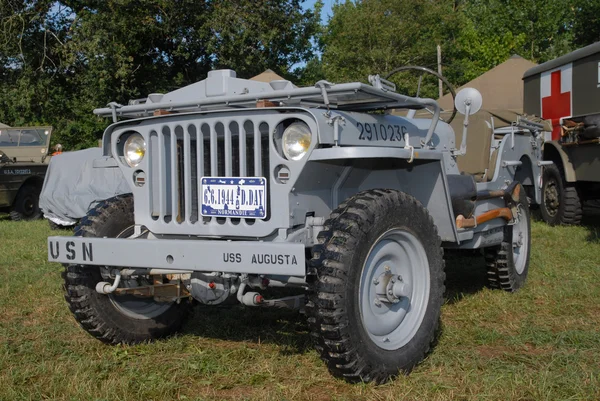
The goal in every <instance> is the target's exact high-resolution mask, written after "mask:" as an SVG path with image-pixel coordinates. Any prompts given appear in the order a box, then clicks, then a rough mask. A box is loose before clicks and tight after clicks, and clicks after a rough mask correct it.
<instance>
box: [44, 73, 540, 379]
mask: <svg viewBox="0 0 600 401" xmlns="http://www.w3.org/2000/svg"><path fill="white" fill-rule="evenodd" d="M369 81H370V83H371V84H370V85H369V84H364V83H358V82H354V83H342V84H333V83H330V82H326V81H319V82H318V83H317V84H316V85H315V86H314V87H305V88H296V87H294V86H293V85H292V84H291V83H290V82H288V81H273V82H270V83H263V82H255V81H249V80H244V79H238V78H236V74H235V72H234V71H231V70H219V71H212V72H210V73H209V74H208V77H207V78H206V79H205V80H203V81H200V82H197V83H195V84H192V85H189V86H186V87H184V88H181V89H178V90H175V91H173V92H170V93H167V94H152V95H149V96H148V98H147V99H145V100H142V101H139V100H137V101H134V102H131V103H130V104H129V105H119V104H116V103H111V104H109V107H107V108H102V109H97V110H95V111H94V112H95V113H96V114H97V115H100V116H106V117H111V118H112V119H113V124H112V125H110V126H109V127H108V128H107V129H106V131H105V133H104V136H103V156H102V157H100V158H97V159H96V160H95V161H94V166H95V167H96V168H105V169H120V170H121V171H122V173H123V176H124V177H125V179H126V180H127V182H128V185H129V187H130V189H131V194H125V195H119V196H116V197H113V198H111V199H106V200H105V201H103V202H100V203H99V204H98V205H97V206H96V207H94V208H93V209H91V210H90V211H89V213H88V215H87V216H86V217H84V218H83V219H82V220H81V222H80V224H79V225H78V227H77V228H76V229H75V236H73V237H49V238H48V258H49V260H50V261H55V262H60V263H63V264H64V265H65V271H64V274H63V277H64V281H65V283H64V288H65V298H66V300H67V303H68V304H69V307H70V309H71V311H72V312H73V314H74V316H75V319H76V320H77V321H78V322H79V324H80V325H81V326H82V327H83V328H84V329H85V330H87V331H88V332H89V333H90V334H91V335H93V336H94V337H96V338H98V339H99V340H101V341H103V342H105V343H109V344H118V343H127V344H131V343H138V342H143V341H148V340H152V339H155V338H159V337H163V336H166V335H169V334H171V333H173V332H174V331H176V330H178V329H179V328H180V327H181V325H182V323H183V321H184V320H185V319H186V317H187V316H188V312H189V310H190V307H191V302H190V301H192V300H193V301H194V302H198V303H201V304H203V305H220V304H223V303H225V302H227V301H234V302H235V301H236V300H237V302H239V303H241V304H243V305H246V306H250V307H279V308H298V309H302V310H303V311H304V312H305V314H306V316H307V318H308V323H309V326H310V329H311V331H312V335H313V336H314V338H315V343H316V349H317V350H318V352H319V353H320V355H321V357H322V358H323V359H324V360H325V361H326V363H327V365H328V367H329V369H330V371H331V372H332V373H333V374H334V375H336V376H338V377H342V378H345V379H346V380H349V381H375V382H383V381H386V380H388V379H389V378H391V377H394V376H395V375H397V374H398V373H399V372H409V371H410V370H411V369H412V368H413V367H414V366H415V365H416V364H417V363H419V362H420V361H421V360H423V358H424V357H425V355H426V354H427V353H428V352H429V350H430V348H431V347H432V344H433V343H434V340H435V338H436V334H437V332H438V327H439V320H440V310H441V306H442V303H443V296H444V290H445V287H444V279H445V273H444V257H443V248H454V249H467V250H473V249H483V250H484V251H485V257H486V258H485V260H486V263H485V266H481V268H485V269H487V274H488V280H489V283H490V285H491V286H492V287H495V288H499V289H503V290H506V291H515V290H517V289H519V288H520V287H522V286H523V284H524V282H525V279H526V277H527V273H528V266H529V254H530V246H531V240H530V220H529V208H528V200H527V196H526V192H525V190H524V189H523V186H522V183H521V182H520V181H519V180H518V179H517V178H518V177H517V176H516V173H517V171H518V169H519V168H521V169H523V168H524V163H525V162H527V163H529V164H530V166H529V167H527V166H526V167H525V170H527V172H528V174H521V175H522V176H523V177H524V179H527V180H528V181H527V182H525V184H526V185H531V184H532V183H533V181H535V178H534V177H535V175H537V174H539V169H540V167H539V166H538V164H537V163H536V154H537V153H536V152H539V151H540V150H541V142H540V141H541V136H542V135H541V133H540V132H541V128H542V127H541V125H539V124H537V123H535V122H532V121H528V120H526V119H522V118H517V121H515V122H514V124H512V128H511V129H510V130H508V131H506V132H505V133H504V134H502V133H494V130H493V129H492V130H485V132H476V131H472V132H467V131H468V126H469V115H470V114H473V113H475V112H477V110H478V109H479V107H480V106H481V102H482V99H481V95H479V93H478V92H477V91H476V90H473V89H467V90H463V91H461V92H459V93H458V94H457V96H456V105H457V107H458V110H459V112H461V113H463V114H464V115H465V117H464V123H463V124H462V128H463V129H462V131H461V132H460V133H459V134H460V136H461V146H460V147H458V148H457V146H456V142H455V133H454V131H453V129H452V128H451V126H450V125H449V124H448V123H447V122H445V121H442V120H440V118H439V117H440V108H439V106H438V104H437V102H435V101H434V100H432V99H425V98H417V97H409V96H405V95H402V94H399V93H396V92H395V87H394V85H393V84H392V83H391V82H389V81H386V80H382V79H381V78H380V77H379V76H371V77H369ZM392 109H409V110H411V113H409V116H408V117H400V116H395V115H392V114H390V113H389V111H390V110H392ZM425 109H427V110H429V112H430V113H431V114H430V115H429V117H428V118H415V116H414V111H417V110H425ZM467 135H468V136H467ZM480 135H490V138H489V141H488V140H487V139H486V140H485V141H484V142H486V141H487V142H486V143H488V144H489V145H488V146H493V147H494V149H491V148H486V149H481V148H474V149H469V148H468V146H467V143H468V140H467V138H469V137H475V138H476V137H478V136H480ZM492 135H493V137H491V136H492ZM481 152H486V153H487V154H488V156H489V155H490V154H492V153H495V155H496V157H495V158H494V161H493V163H494V169H493V173H490V174H489V175H488V176H487V177H485V178H484V177H475V176H474V175H471V174H461V171H460V170H459V168H458V164H457V159H459V158H464V157H468V156H469V154H471V153H472V154H473V155H474V157H476V158H479V159H482V158H481V156H480V154H481ZM530 159H531V160H530ZM486 160H487V163H490V160H491V158H490V157H488V158H487V159H486ZM536 169H537V170H536ZM475 178H477V180H476V179H475ZM474 268H479V267H474ZM270 287H284V288H290V289H293V290H294V291H296V293H297V291H298V289H303V290H304V291H303V293H304V295H291V294H293V292H292V293H291V294H290V295H289V296H286V297H283V298H273V297H269V296H267V292H265V290H268V289H269V288H270Z"/></svg>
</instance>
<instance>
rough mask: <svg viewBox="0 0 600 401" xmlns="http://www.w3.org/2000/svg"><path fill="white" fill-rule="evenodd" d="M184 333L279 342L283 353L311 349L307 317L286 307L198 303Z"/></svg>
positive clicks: (242, 340)
mask: <svg viewBox="0 0 600 401" xmlns="http://www.w3.org/2000/svg"><path fill="white" fill-rule="evenodd" d="M183 333H187V334H192V335H195V336H199V337H204V338H213V339H219V340H228V341H235V342H253V343H257V344H258V343H271V344H277V345H278V346H280V347H281V348H280V353H281V354H282V355H295V354H304V353H306V352H307V351H310V350H312V340H311V338H310V334H309V328H308V323H307V322H306V317H305V316H304V315H303V314H301V313H299V312H298V311H293V310H286V309H275V308H252V307H244V306H242V305H231V306H216V307H215V306H212V307H211V306H203V305H198V306H196V307H195V308H194V315H193V316H192V318H191V319H190V321H189V323H188V324H187V325H186V326H185V327H184V329H183Z"/></svg>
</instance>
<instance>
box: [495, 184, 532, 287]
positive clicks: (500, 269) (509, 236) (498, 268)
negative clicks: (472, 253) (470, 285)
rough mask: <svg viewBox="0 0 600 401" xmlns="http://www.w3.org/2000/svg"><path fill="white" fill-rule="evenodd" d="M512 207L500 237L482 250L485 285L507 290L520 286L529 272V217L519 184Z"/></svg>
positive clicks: (525, 199) (525, 200)
mask: <svg viewBox="0 0 600 401" xmlns="http://www.w3.org/2000/svg"><path fill="white" fill-rule="evenodd" d="M519 185H520V184H519ZM515 208H516V210H517V217H516V218H515V221H514V222H513V223H512V224H508V225H506V226H504V241H502V243H501V244H500V245H498V246H494V247H488V248H485V250H484V255H485V262H486V266H487V274H488V275H487V278H488V285H489V286H490V287H491V288H498V289H503V290H504V291H508V292H514V291H517V290H518V289H519V288H521V287H523V285H525V281H526V280H527V274H528V272H529V254H530V248H531V220H530V213H529V207H528V201H527V196H526V195H525V191H524V190H523V187H521V188H520V192H519V202H518V203H517V205H516V206H515Z"/></svg>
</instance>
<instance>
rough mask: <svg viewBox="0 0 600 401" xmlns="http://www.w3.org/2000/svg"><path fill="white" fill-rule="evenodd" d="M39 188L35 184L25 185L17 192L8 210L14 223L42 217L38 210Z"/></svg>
mask: <svg viewBox="0 0 600 401" xmlns="http://www.w3.org/2000/svg"><path fill="white" fill-rule="evenodd" d="M40 192H41V188H40V187H39V186H37V185H35V184H25V185H23V186H22V187H21V189H20V190H19V193H18V194H17V197H16V198H15V201H14V203H13V205H12V208H11V210H10V218H11V219H12V220H14V221H20V220H37V219H39V218H41V217H42V211H41V210H40V205H39V201H40Z"/></svg>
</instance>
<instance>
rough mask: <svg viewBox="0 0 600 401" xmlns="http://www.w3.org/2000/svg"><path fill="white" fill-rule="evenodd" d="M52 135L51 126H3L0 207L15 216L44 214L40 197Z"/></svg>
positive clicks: (21, 217)
mask: <svg viewBox="0 0 600 401" xmlns="http://www.w3.org/2000/svg"><path fill="white" fill-rule="evenodd" d="M51 135H52V128H51V127H18V128H11V127H0V211H5V212H9V213H10V217H11V218H12V219H13V220H33V219H38V218H40V217H41V216H42V213H41V211H40V208H39V204H38V201H39V195H40V191H41V189H42V184H43V182H44V176H45V174H46V170H47V169H48V162H49V160H50V156H49V155H48V150H49V144H50V137H51Z"/></svg>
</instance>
